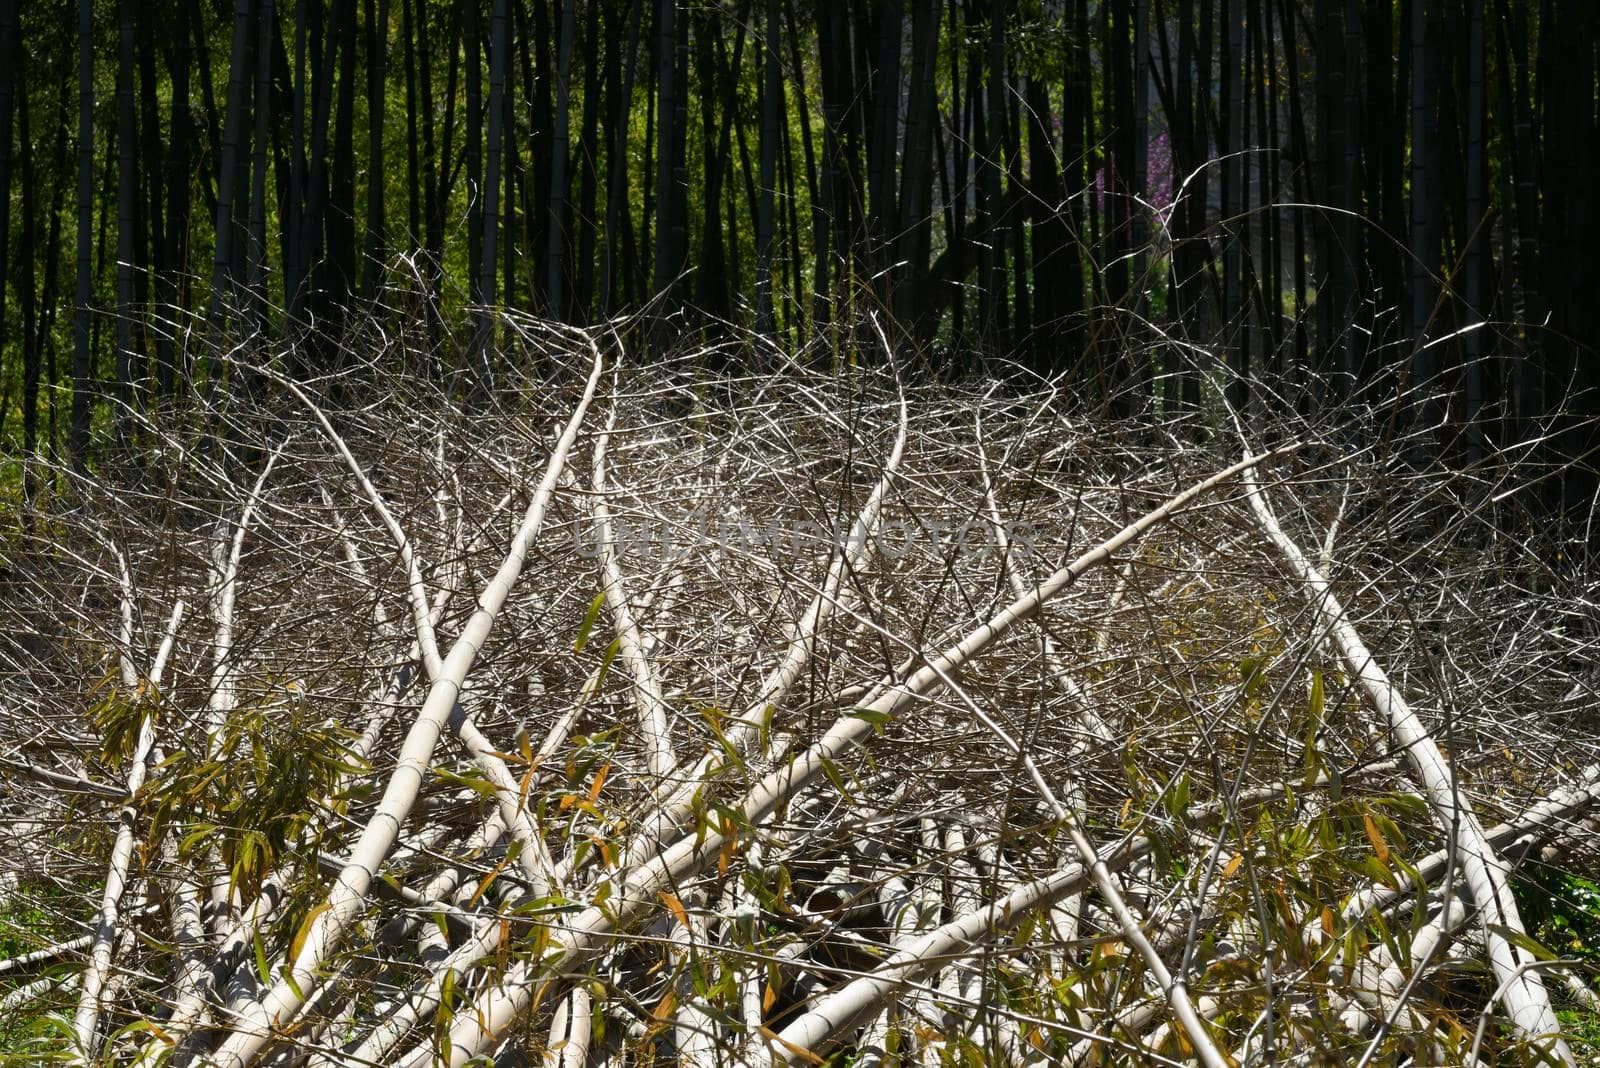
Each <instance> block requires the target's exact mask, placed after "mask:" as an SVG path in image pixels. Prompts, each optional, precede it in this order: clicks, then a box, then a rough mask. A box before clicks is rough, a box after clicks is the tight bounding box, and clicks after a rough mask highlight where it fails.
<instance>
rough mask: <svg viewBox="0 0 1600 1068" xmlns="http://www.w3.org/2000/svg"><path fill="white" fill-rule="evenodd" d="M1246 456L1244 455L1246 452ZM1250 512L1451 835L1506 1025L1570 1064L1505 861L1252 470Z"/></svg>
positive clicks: (1436, 749) (1247, 477) (1248, 476)
mask: <svg viewBox="0 0 1600 1068" xmlns="http://www.w3.org/2000/svg"><path fill="white" fill-rule="evenodd" d="M1246 458H1247V459H1248V456H1247V457H1246ZM1243 480H1244V486H1245V490H1246V494H1247V497H1248V500H1249V504H1250V512H1251V514H1252V516H1254V518H1255V521H1256V524H1257V525H1258V526H1259V527H1260V528H1261V530H1262V533H1263V534H1264V535H1265V536H1266V538H1267V541H1268V542H1269V543H1270V544H1271V545H1272V547H1273V549H1275V550H1276V551H1277V553H1278V555H1279V557H1281V558H1282V560H1283V562H1284V564H1285V565H1286V566H1287V567H1288V569H1289V571H1290V572H1291V573H1292V574H1293V575H1294V576H1295V578H1296V579H1297V580H1298V583H1299V585H1300V588H1301V591H1302V593H1303V594H1304V595H1305V598H1306V601H1307V602H1308V603H1309V604H1310V605H1311V607H1312V609H1313V610H1314V611H1315V612H1316V613H1317V614H1318V616H1319V617H1320V618H1321V619H1322V621H1323V624H1324V627H1325V629H1326V632H1327V635H1328V637H1329V638H1331V639H1332V640H1333V643H1334V645H1335V647H1336V648H1337V649H1338V650H1339V656H1340V658H1341V659H1342V660H1343V661H1344V665H1345V670H1346V671H1347V672H1348V673H1349V675H1350V676H1351V677H1352V678H1353V679H1355V680H1356V682H1357V683H1358V685H1359V686H1360V688H1361V692H1362V694H1363V695H1364V696H1365V697H1366V699H1367V701H1368V702H1369V703H1370V704H1371V705H1372V707H1373V709H1374V710H1375V711H1376V712H1377V713H1378V714H1379V715H1380V716H1381V717H1383V719H1384V720H1385V721H1386V722H1387V724H1388V726H1389V729H1390V730H1391V731H1393V733H1394V736H1395V739H1396V740H1397V741H1398V743H1399V747H1400V748H1401V749H1402V751H1403V752H1404V753H1405V755H1406V758H1407V759H1408V760H1409V762H1410V763H1411V767H1412V770H1413V772H1414V773H1415V774H1416V776H1417V778H1418V780H1419V781H1420V782H1421V784H1422V788H1423V797H1424V798H1425V799H1426V800H1427V802H1428V805H1429V807H1430V808H1431V809H1432V810H1433V814H1434V818H1435V820H1436V821H1437V822H1438V824H1439V827H1440V829H1441V830H1442V831H1443V833H1444V834H1445V835H1446V836H1447V837H1450V838H1452V839H1453V840H1454V843H1455V852H1456V859H1457V862H1458V863H1459V864H1460V865H1461V868H1462V872H1463V874H1464V875H1465V877H1466V882H1467V886H1468V888H1469V889H1470V891H1471V893H1472V899H1473V901H1474V902H1475V903H1476V904H1477V906H1478V910H1479V914H1480V916H1481V919H1482V923H1483V929H1484V937H1485V939H1486V941H1487V943H1488V947H1489V963H1490V965H1491V966H1492V967H1493V969H1494V974H1495V976H1496V978H1497V979H1498V980H1499V983H1500V986H1499V994H1500V998H1501V1004H1502V1005H1504V1006H1505V1009H1506V1012H1507V1015H1509V1016H1510V1018H1511V1022H1512V1025H1513V1026H1514V1027H1515V1028H1516V1029H1517V1031H1518V1032H1519V1033H1520V1034H1521V1035H1522V1036H1523V1037H1524V1038H1526V1039H1527V1040H1528V1041H1530V1042H1532V1043H1534V1044H1535V1045H1536V1046H1539V1047H1541V1048H1543V1047H1548V1050H1549V1052H1550V1053H1551V1054H1552V1055H1553V1056H1555V1057H1556V1059H1558V1060H1559V1061H1561V1062H1562V1063H1564V1064H1573V1063H1574V1061H1573V1057H1572V1051H1571V1050H1570V1049H1568V1048H1567V1044H1566V1041H1565V1040H1564V1039H1563V1038H1562V1037H1561V1024H1560V1022H1559V1021H1558V1020H1557V1019H1556V1015H1555V1010H1554V1009H1552V1008H1551V1006H1550V996H1549V994H1547V993H1546V991H1545V987H1544V981H1543V979H1542V978H1541V977H1540V974H1539V970H1538V969H1536V968H1532V967H1530V966H1529V965H1530V964H1532V963H1533V962H1534V960H1535V958H1534V957H1533V956H1532V955H1531V954H1530V953H1529V952H1528V951H1527V950H1526V949H1524V948H1523V947H1522V946H1521V945H1519V944H1518V943H1517V942H1516V941H1514V940H1513V939H1512V938H1508V937H1507V935H1506V933H1507V932H1508V931H1509V932H1512V933H1514V934H1517V935H1521V936H1522V937H1524V938H1525V937H1526V932H1525V930H1524V927H1523V923H1522V917H1521V915H1520V914H1519V913H1518V911H1517V903H1516V901H1515V900H1514V899H1513V898H1512V896H1511V888H1510V886H1509V885H1507V883H1506V880H1505V870H1506V869H1505V864H1504V863H1503V862H1502V861H1501V860H1500V858H1499V857H1498V856H1497V855H1496V853H1495V849H1494V846H1493V845H1491V844H1490V842H1489V840H1488V838H1487V837H1486V836H1485V835H1484V831H1483V827H1482V825H1481V824H1480V823H1479V822H1478V817H1477V815H1476V814H1475V813H1474V812H1473V809H1472V805H1471V802H1470V801H1469V800H1468V798H1467V795H1466V792H1465V790H1464V789H1463V788H1462V786H1461V784H1460V783H1459V782H1457V781H1456V777H1455V774H1454V772H1453V771H1452V770H1451V768H1450V766H1449V764H1448V763H1446V761H1445V759H1444V755H1443V754H1442V753H1441V752H1440V751H1439V747H1438V745H1437V744H1436V743H1435V742H1434V740H1433V736H1432V734H1431V733H1430V732H1429V730H1428V728H1427V727H1426V726H1424V725H1423V723H1422V721H1421V719H1419V718H1418V717H1417V714H1416V713H1415V712H1414V711H1413V710H1412V709H1411V706H1410V705H1409V704H1407V702H1406V700H1405V698H1404V697H1402V696H1401V695H1400V691H1399V689H1398V688H1397V687H1396V686H1395V685H1394V684H1393V683H1392V682H1390V680H1389V676H1388V675H1387V674H1385V673H1384V671H1383V669H1382V668H1380V667H1379V666H1378V663H1377V661H1376V660H1375V659H1374V658H1373V655H1372V653H1371V652H1369V651H1368V649H1367V647H1366V645H1365V644H1364V643H1363V642H1362V640H1361V636H1360V635H1359V634H1357V633H1356V629H1355V627H1353V626H1352V625H1351V624H1350V622H1349V620H1348V619H1347V618H1346V616H1345V609H1344V607H1343V605H1341V604H1340V603H1339V601H1338V599H1337V598H1336V597H1335V596H1334V593H1333V589H1332V587H1331V586H1330V585H1329V584H1328V580H1327V579H1326V578H1324V577H1323V576H1322V575H1321V574H1320V573H1319V572H1318V571H1317V570H1316V568H1314V567H1313V566H1312V565H1311V562H1310V561H1309V560H1307V559H1306V557H1305V554H1304V553H1302V552H1301V551H1300V548H1299V546H1297V545H1296V544H1295V543H1294V542H1293V541H1291V540H1290V539H1289V537H1288V535H1286V534H1285V533H1284V532H1283V528H1282V527H1280V526H1279V525H1278V521H1277V519H1276V518H1274V516H1273V515H1272V512H1271V511H1270V509H1269V508H1268V507H1267V502H1266V497H1265V494H1264V492H1263V491H1262V489H1261V486H1260V484H1259V483H1258V482H1257V481H1256V479H1255V477H1254V475H1253V474H1252V473H1251V472H1250V471H1248V470H1246V471H1245V473H1244V476H1243Z"/></svg>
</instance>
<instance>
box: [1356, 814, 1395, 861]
mask: <svg viewBox="0 0 1600 1068" xmlns="http://www.w3.org/2000/svg"><path fill="white" fill-rule="evenodd" d="M1361 823H1362V826H1364V827H1365V828H1366V830H1367V841H1369V842H1371V843H1372V851H1373V852H1374V853H1376V854H1377V855H1378V863H1379V864H1387V863H1389V843H1388V842H1385V841H1384V840H1383V834H1382V833H1381V832H1380V831H1379V830H1378V825H1377V823H1376V822H1374V821H1373V819H1372V817H1371V816H1370V815H1369V814H1367V813H1365V812H1363V813H1362V814H1361Z"/></svg>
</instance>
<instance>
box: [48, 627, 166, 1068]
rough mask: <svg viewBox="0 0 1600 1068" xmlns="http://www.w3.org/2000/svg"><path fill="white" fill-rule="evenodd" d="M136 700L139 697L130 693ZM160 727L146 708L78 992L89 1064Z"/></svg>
mask: <svg viewBox="0 0 1600 1068" xmlns="http://www.w3.org/2000/svg"><path fill="white" fill-rule="evenodd" d="M183 609H184V604H183V601H182V600H179V601H178V602H177V603H176V604H174V605H173V606H172V619H171V620H170V621H169V622H168V624H167V632H166V636H165V637H164V638H163V639H162V641H161V648H160V649H159V650H157V652H156V656H155V659H154V660H153V661H152V662H151V665H150V676H149V678H148V680H147V681H146V685H147V687H148V689H149V692H150V694H151V701H152V702H153V701H154V700H156V695H157V694H159V692H160V685H161V675H162V670H163V669H164V668H165V667H166V664H167V657H168V656H169V655H170V654H171V652H172V645H173V642H174V641H176V640H177V637H178V625H179V624H180V623H181V622H182V621H183ZM130 696H135V697H137V695H130ZM155 741H156V724H155V713H154V709H153V708H150V709H146V710H145V711H144V712H143V714H142V715H141V716H140V722H139V738H138V742H137V743H136V744H135V747H134V750H133V755H132V756H131V757H130V758H129V760H128V802H127V804H125V805H123V807H122V811H121V812H120V813H119V814H118V816H117V837H116V841H115V843H113V845H112V847H111V862H110V864H109V866H108V867H107V870H106V885H105V889H104V891H103V892H102V893H101V895H100V908H99V911H98V912H97V914H96V916H95V922H94V942H93V944H92V945H91V947H90V950H89V965H88V967H87V968H86V969H85V970H84V973H83V984H82V986H81V987H80V989H79V991H78V1010H77V1012H76V1014H75V1015H74V1017H73V1023H72V1026H73V1032H74V1034H75V1035H76V1037H77V1044H78V1049H77V1052H78V1055H79V1056H80V1057H81V1058H82V1059H83V1060H84V1061H85V1062H87V1061H90V1060H92V1059H93V1058H94V1055H95V1051H96V1050H97V1049H98V1048H99V1035H98V1030H97V1029H98V1025H99V1022H100V1014H101V1012H102V1010H103V1009H104V1000H105V997H104V996H105V987H106V983H107V981H108V979H109V978H110V972H111V960H112V944H113V942H114V941H115V940H116V939H117V937H118V935H119V934H120V933H121V932H120V929H119V927H118V921H119V907H120V905H121V902H122V891H123V889H124V887H125V886H126V885H127V881H128V862H129V861H130V860H131V859H132V857H133V845H134V841H133V839H134V825H135V823H137V821H138V818H139V792H140V791H141V790H142V789H144V784H145V777H146V775H147V773H148V772H149V761H150V752H151V750H152V749H153V748H154V747H155Z"/></svg>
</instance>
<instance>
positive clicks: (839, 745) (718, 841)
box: [402, 443, 1298, 1068]
mask: <svg viewBox="0 0 1600 1068" xmlns="http://www.w3.org/2000/svg"><path fill="white" fill-rule="evenodd" d="M1294 448H1298V444H1297V443H1292V444H1290V445H1286V446H1284V447H1283V448H1281V449H1278V450H1276V451H1275V452H1272V453H1267V454H1265V455H1263V456H1259V457H1247V458H1245V459H1244V460H1242V461H1240V462H1239V463H1236V464H1233V465H1232V466H1230V467H1228V468H1227V469H1225V470H1223V471H1219V472H1217V473H1216V474H1214V475H1212V476H1210V477H1209V478H1206V479H1203V480H1202V481H1200V482H1198V483H1196V484H1195V485H1193V486H1191V487H1190V488H1188V489H1186V490H1184V491H1183V492H1181V493H1179V494H1177V495H1176V496H1173V497H1171V498H1169V499H1168V500H1167V501H1165V502H1164V503H1162V504H1161V505H1159V506H1158V507H1156V508H1155V509H1153V510H1151V511H1150V512H1147V513H1146V514H1145V515H1143V516H1141V517H1140V518H1139V519H1137V520H1135V521H1134V522H1132V523H1130V524H1128V525H1127V526H1126V527H1124V528H1123V529H1122V530H1120V531H1119V532H1117V533H1116V534H1114V535H1112V536H1111V537H1110V538H1107V539H1106V540H1105V541H1103V542H1101V543H1100V544H1099V545H1097V546H1095V547H1094V548H1092V549H1090V550H1089V551H1088V552H1086V553H1084V554H1083V555H1081V556H1079V557H1078V558H1077V559H1076V560H1073V561H1072V562H1071V563H1070V564H1068V565H1067V566H1065V567H1063V568H1061V569H1060V570H1058V571H1056V572H1055V573H1054V574H1053V575H1051V576H1050V577H1049V578H1048V579H1047V580H1045V581H1044V582H1042V583H1040V584H1039V585H1038V586H1037V587H1036V588H1035V589H1034V590H1033V591H1032V592H1030V593H1029V594H1028V595H1027V596H1026V597H1021V598H1018V599H1017V600H1016V601H1015V602H1013V603H1012V604H1011V605H1010V606H1008V607H1007V608H1005V609H1003V610H1002V611H1001V612H999V613H998V614H996V615H995V616H993V617H992V618H990V619H989V620H988V621H987V622H985V623H984V624H982V625H981V626H979V627H977V628H976V629H974V630H973V631H971V632H970V633H969V634H967V636H966V637H965V638H963V639H962V640H961V641H959V642H957V643H956V644H955V645H953V646H951V647H950V648H948V649H946V650H945V651H944V652H943V653H940V654H938V655H936V656H934V657H933V658H932V659H931V661H930V662H929V663H927V664H926V665H925V666H923V667H922V668H921V669H919V670H917V671H915V672H913V673H912V674H911V675H910V676H908V677H907V678H905V679H904V680H903V681H902V682H900V683H899V684H897V685H895V686H893V687H892V688H890V689H889V690H888V691H887V692H886V693H884V694H882V695H881V696H880V697H878V698H877V699H876V700H874V701H873V702H872V703H871V705H869V706H867V708H866V711H867V713H868V715H865V716H863V715H855V714H847V715H845V716H844V717H842V718H840V719H839V720H836V721H835V722H834V724H833V725H832V726H831V727H830V728H829V730H828V731H827V733H826V734H824V736H823V737H822V738H821V739H820V740H819V741H817V742H816V743H815V744H813V745H812V746H811V747H810V748H809V749H807V750H805V751H804V752H803V753H800V754H798V755H797V756H795V757H794V758H793V759H792V760H791V761H790V762H789V763H788V764H787V765H786V766H784V767H781V768H778V769H776V770H775V771H773V772H771V773H770V774H768V775H767V776H765V777H764V778H763V779H762V780H761V781H760V782H759V783H757V784H756V785H755V786H754V787H753V788H752V789H751V790H750V791H749V792H748V793H747V794H746V795H745V797H744V798H743V800H742V801H741V802H740V803H739V804H738V805H737V809H738V811H739V812H740V813H741V815H742V816H743V817H744V819H745V820H746V821H748V822H750V823H752V824H754V823H758V822H760V821H762V820H765V819H766V818H767V816H769V815H770V814H771V813H772V812H773V810H774V809H776V808H777V807H778V806H779V805H781V804H783V803H784V802H785V801H786V800H787V799H788V798H790V797H792V796H793V795H794V793H795V791H797V790H799V789H801V788H803V787H804V786H806V785H807V784H809V783H810V782H812V781H813V780H814V779H815V778H816V777H817V776H818V775H820V774H822V770H823V766H824V763H825V762H829V761H836V760H838V759H839V758H841V757H843V756H844V755H845V754H846V753H848V752H849V751H850V750H851V749H852V748H854V747H855V746H856V745H858V744H860V743H861V742H862V741H863V740H865V739H866V738H867V737H868V736H869V735H870V734H871V732H872V724H873V723H874V722H876V721H878V720H879V719H880V718H881V717H884V716H892V715H894V714H896V713H898V712H901V711H904V710H905V709H906V708H907V707H908V706H910V705H912V704H913V703H915V702H917V701H918V700H921V699H923V698H925V697H927V696H929V695H930V694H932V693H935V692H937V691H938V690H939V688H940V687H941V686H942V685H943V684H944V683H945V681H946V680H948V679H949V678H950V675H951V673H952V672H958V671H959V670H960V668H961V666H962V665H963V664H965V663H967V662H968V661H970V660H972V659H973V658H975V657H977V656H978V655H980V654H981V653H983V652H984V651H985V650H986V649H988V648H989V647H990V646H991V645H993V644H994V643H995V642H996V641H998V640H999V639H1000V638H1001V637H1002V636H1003V635H1004V634H1006V633H1007V632H1008V631H1010V629H1011V628H1012V627H1013V626H1015V625H1016V624H1018V623H1020V622H1023V621H1026V620H1028V619H1031V618H1032V617H1033V616H1034V615H1035V614H1036V613H1037V612H1038V611H1039V609H1040V606H1041V605H1043V604H1044V603H1045V602H1046V601H1048V600H1049V599H1050V598H1052V597H1055V596H1056V595H1058V594H1060V593H1061V592H1062V591H1063V590H1065V589H1066V588H1067V587H1068V586H1071V585H1072V584H1073V583H1075V582H1077V580H1078V579H1079V578H1080V577H1081V576H1082V575H1083V574H1084V573H1085V572H1086V571H1089V570H1091V569H1092V568H1095V567H1098V566H1100V565H1102V564H1104V563H1105V562H1106V561H1108V560H1110V559H1111V558H1112V554H1113V553H1115V552H1117V551H1118V550H1119V549H1122V548H1123V547H1124V546H1126V545H1128V544H1130V543H1131V542H1133V541H1135V540H1136V539H1138V538H1139V537H1141V536H1142V535H1143V534H1145V533H1146V532H1147V531H1149V530H1150V529H1151V528H1152V527H1155V526H1157V525H1158V524H1160V523H1162V522H1164V521H1165V520H1166V519H1168V518H1169V517H1171V516H1172V515H1173V514H1174V513H1175V512H1177V511H1179V510H1180V509H1182V508H1183V507H1185V506H1186V505H1188V504H1190V503H1191V502H1193V501H1194V500H1196V499H1197V498H1199V497H1200V496H1202V495H1204V494H1206V493H1208V492H1210V491H1211V490H1213V489H1215V488H1216V487H1217V486H1220V485H1222V484H1223V483H1225V482H1227V481H1229V480H1230V479H1233V478H1235V477H1237V476H1238V475H1239V473H1240V472H1242V471H1246V470H1248V469H1250V468H1251V467H1254V466H1255V465H1256V464H1258V463H1262V462H1264V461H1266V460H1268V459H1270V458H1272V457H1274V456H1278V455H1282V454H1283V453H1286V452H1288V451H1290V450H1292V449H1294ZM723 840H724V835H723V833H722V831H721V829H720V828H713V827H709V826H707V827H703V828H700V829H699V830H698V831H697V832H696V833H692V834H688V835H686V836H685V837H683V838H680V839H679V840H678V841H677V842H676V843H674V844H673V845H672V846H670V847H669V848H667V849H665V850H663V851H661V852H659V853H658V854H656V855H655V856H654V857H652V858H651V859H650V860H649V861H647V862H645V863H644V864H642V865H640V866H638V867H637V868H635V869H633V870H632V872H631V873H630V874H629V875H628V876H627V878H626V879H625V880H623V881H622V883H621V885H620V886H619V888H618V894H617V896H616V897H614V898H613V899H612V900H609V901H607V902H606V907H605V908H604V909H602V908H600V907H597V906H591V907H590V908H587V909H585V910H584V911H583V912H582V913H580V914H579V915H578V916H577V917H576V918H575V919H574V920H573V921H572V923H571V925H570V926H568V927H567V928H565V929H564V930H563V929H561V928H556V930H555V934H556V938H555V939H554V945H553V946H552V949H551V950H550V951H549V952H547V954H546V956H545V958H544V959H543V960H541V961H537V962H531V963H530V962H528V961H518V962H517V963H516V964H514V965H513V966H512V967H511V968H509V969H508V970H507V972H506V974H505V975H504V976H503V977H502V978H501V980H500V981H499V982H497V983H494V984H492V985H491V986H489V987H488V988H487V989H485V990H484V991H483V992H482V993H481V994H479V995H478V997H477V998H476V999H475V1000H474V1002H473V1004H472V1005H471V1006H469V1007H465V1008H464V1009H463V1010H462V1011H460V1012H458V1013H457V1014H456V1020H455V1024H454V1025H453V1026H452V1028H451V1032H450V1056H449V1059H448V1063H449V1064H450V1065H451V1066H452V1068H456V1066H459V1065H464V1064H465V1063H466V1062H467V1061H469V1060H471V1059H472V1058H473V1057H475V1056H477V1055H478V1054H480V1053H486V1052H488V1051H489V1050H490V1049H492V1048H493V1047H494V1046H495V1045H497V1044H498V1043H499V1042H500V1041H502V1040H503V1039H504V1038H505V1036H506V1035H507V1034H508V1033H509V1032H510V1030H511V1028H512V1027H513V1026H514V1025H515V1023H516V1021H517V1020H518V1019H520V1018H521V1016H522V1014H523V1012H525V1011H526V1009H527V1007H528V1004H529V1002H530V1001H531V999H532V996H533V992H534V990H535V989H536V987H537V986H538V985H539V982H540V980H541V978H542V977H543V976H544V975H546V974H548V973H549V972H551V971H559V970H561V969H567V970H571V969H573V968H574V967H575V966H576V965H577V964H578V963H579V962H580V961H581V960H583V959H585V958H587V957H589V956H591V955H593V954H594V953H595V952H597V951H598V950H599V949H601V948H604V947H607V946H609V945H610V943H611V940H610V938H609V937H608V936H609V935H610V934H611V932H612V931H614V930H615V929H616V928H617V927H618V925H619V924H626V923H629V922H631V921H633V920H635V919H636V918H637V917H638V916H640V915H641V914H643V913H644V912H646V911H647V910H650V909H653V908H655V907H657V894H658V893H659V892H660V891H662V890H664V889H668V888H670V887H672V886H675V885H677V884H678V883H680V882H681V881H682V880H684V879H686V878H689V877H691V876H692V875H694V874H696V873H698V872H699V871H700V870H701V869H702V868H703V867H704V866H705V865H706V864H707V863H709V862H710V861H712V860H713V859H715V858H716V857H717V855H718V854H719V852H720V851H721V849H722V846H723ZM434 1058H435V1052H434V1050H433V1048H432V1045H431V1043H430V1044H429V1045H428V1046H426V1047H422V1048H418V1049H414V1050H413V1051H412V1054H411V1056H410V1057H408V1058H407V1059H406V1060H405V1061H404V1062H402V1063H404V1064H405V1065H406V1066H407V1068H411V1066H413V1065H417V1066H420V1065H426V1064H430V1063H431V1062H432V1061H433V1060H434Z"/></svg>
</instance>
